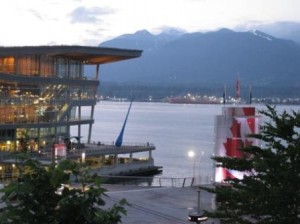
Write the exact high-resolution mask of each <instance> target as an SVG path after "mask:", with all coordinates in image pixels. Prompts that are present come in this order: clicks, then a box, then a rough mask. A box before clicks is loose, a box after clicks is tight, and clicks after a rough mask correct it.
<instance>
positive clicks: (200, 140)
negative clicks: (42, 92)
mask: <svg viewBox="0 0 300 224" xmlns="http://www.w3.org/2000/svg"><path fill="white" fill-rule="evenodd" d="M128 107H129V102H108V101H103V102H99V103H98V104H97V105H96V107H95V114H94V118H95V123H94V125H93V134H92V141H95V142H98V141H101V142H106V143H112V142H114V141H115V140H116V139H117V137H118V135H119V133H120V130H121V128H122V125H123V122H124V119H125V116H126V113H127V110H128ZM222 107H223V105H204V104H197V105H195V104H194V105H193V104H168V103H140V102H134V103H133V104H132V108H131V112H130V114H129V117H128V121H127V125H126V129H125V133H124V137H123V142H124V143H126V142H128V143H147V142H149V143H153V144H154V145H155V146H156V150H155V151H154V152H153V157H154V161H155V165H158V166H162V167H163V173H162V176H163V177H192V176H193V173H194V172H195V176H196V178H198V179H199V180H200V182H203V183H206V182H209V181H210V180H211V178H212V177H213V162H212V160H211V156H212V155H213V153H214V152H213V151H214V119H215V116H216V115H219V114H221V112H222ZM259 108H260V109H263V108H264V107H262V106H261V107H259ZM277 108H278V110H280V111H282V110H283V109H286V110H290V109H293V110H298V108H299V107H296V106H295V107H290V106H279V107H277ZM84 113H85V110H83V112H82V114H83V116H84V115H85V114H84ZM87 130H88V129H87V127H85V126H83V128H82V135H83V140H86V139H87ZM74 134H75V133H74ZM190 150H192V151H194V153H195V156H194V158H190V157H188V152H189V151H190ZM194 164H195V165H194Z"/></svg>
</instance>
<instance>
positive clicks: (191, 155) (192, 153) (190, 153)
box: [188, 150, 195, 178]
mask: <svg viewBox="0 0 300 224" xmlns="http://www.w3.org/2000/svg"><path fill="white" fill-rule="evenodd" d="M188 156H189V157H190V158H192V159H193V178H195V152H194V151H192V150H191V151H189V152H188Z"/></svg>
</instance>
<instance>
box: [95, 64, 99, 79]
mask: <svg viewBox="0 0 300 224" xmlns="http://www.w3.org/2000/svg"><path fill="white" fill-rule="evenodd" d="M95 78H96V79H97V80H98V79H99V64H97V66H96V76H95Z"/></svg>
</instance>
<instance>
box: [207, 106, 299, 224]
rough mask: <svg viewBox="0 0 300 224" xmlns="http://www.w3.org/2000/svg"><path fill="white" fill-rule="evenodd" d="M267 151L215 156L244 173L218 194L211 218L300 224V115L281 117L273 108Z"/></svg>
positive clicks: (264, 143)
mask: <svg viewBox="0 0 300 224" xmlns="http://www.w3.org/2000/svg"><path fill="white" fill-rule="evenodd" d="M261 113H262V114H263V115H264V116H266V117H267V118H268V120H269V121H268V122H266V123H265V124H264V125H263V126H262V127H261V131H260V134H255V135H251V137H254V138H256V139H259V140H260V141H261V146H247V147H244V148H242V149H240V150H241V151H242V152H243V155H244V156H243V158H229V157H214V158H213V159H214V160H215V161H216V164H218V165H217V166H219V167H224V168H226V169H231V170H237V171H241V172H244V173H245V175H244V177H243V179H235V178H231V179H230V178H229V179H226V180H225V182H224V183H223V184H217V185H216V186H215V187H214V188H213V189H209V188H203V189H205V190H208V191H210V192H212V193H215V194H216V205H217V209H216V211H214V212H212V213H209V212H207V214H208V216H211V217H218V218H219V219H220V220H221V222H222V223H268V224H269V223H289V224H293V223H300V113H299V112H295V111H292V112H291V113H287V112H286V111H284V112H283V113H281V114H279V113H278V112H276V110H275V108H274V107H270V106H267V110H265V111H261Z"/></svg>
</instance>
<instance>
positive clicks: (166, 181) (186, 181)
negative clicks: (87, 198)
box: [100, 175, 194, 187]
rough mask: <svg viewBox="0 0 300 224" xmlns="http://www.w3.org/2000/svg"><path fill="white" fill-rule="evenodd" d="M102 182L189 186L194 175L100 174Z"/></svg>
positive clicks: (153, 185)
mask: <svg viewBox="0 0 300 224" xmlns="http://www.w3.org/2000/svg"><path fill="white" fill-rule="evenodd" d="M100 177H102V179H103V183H104V184H105V183H106V184H109V183H113V184H122V185H135V186H145V185H146V186H151V187H190V186H193V184H194V177H160V176H117V175H100Z"/></svg>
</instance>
